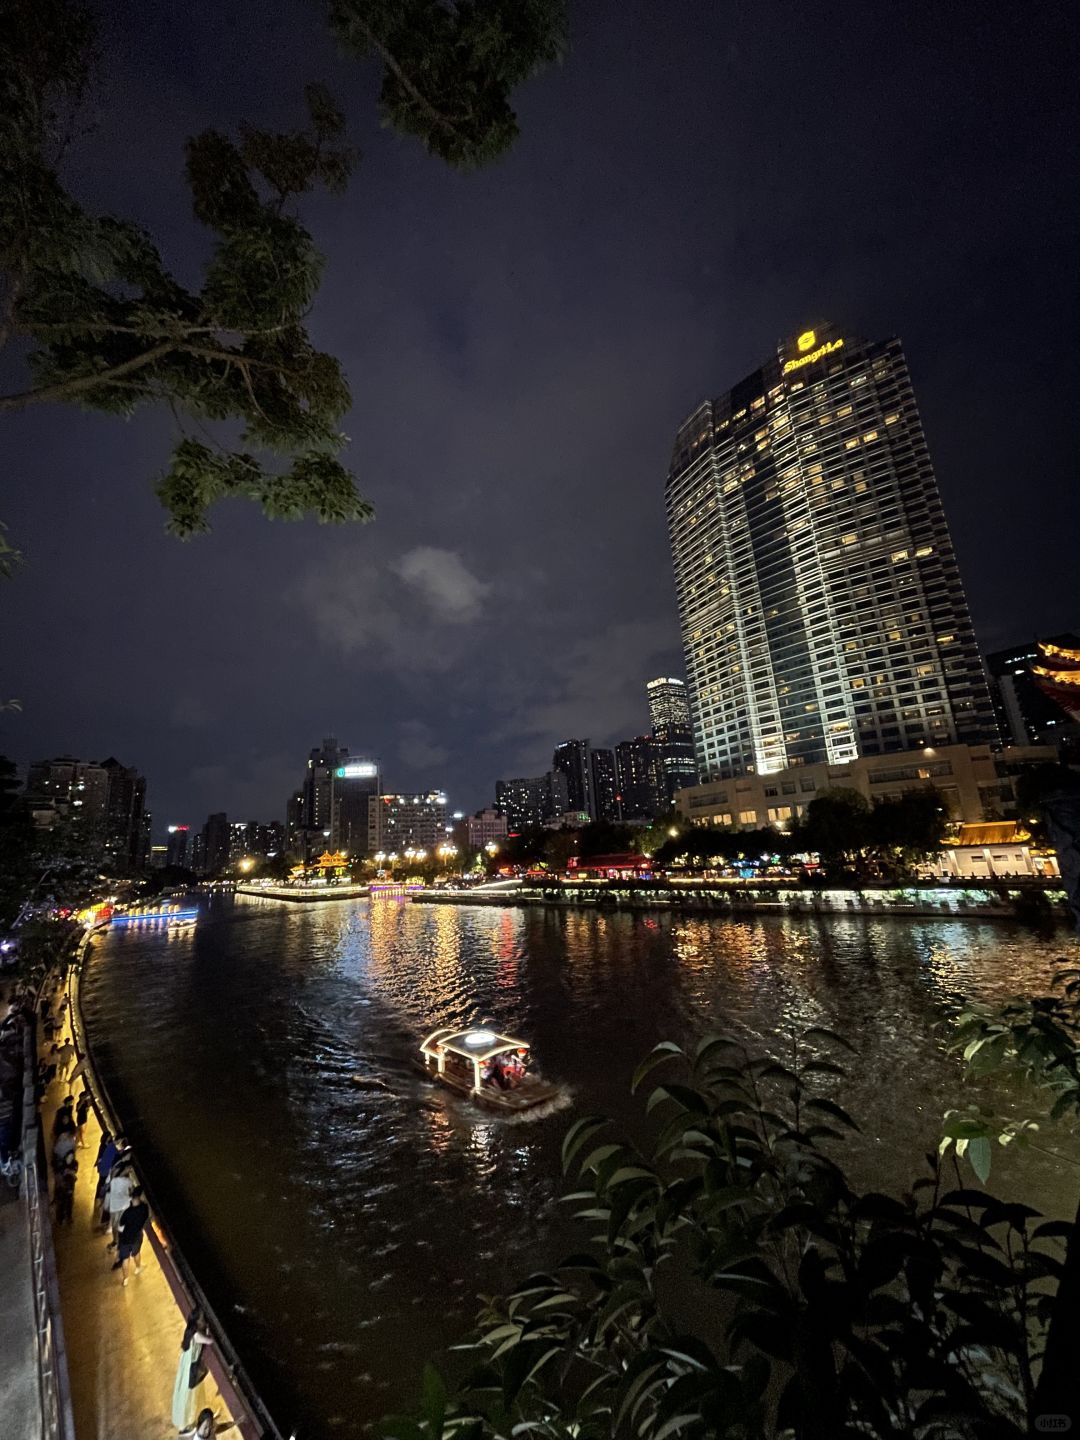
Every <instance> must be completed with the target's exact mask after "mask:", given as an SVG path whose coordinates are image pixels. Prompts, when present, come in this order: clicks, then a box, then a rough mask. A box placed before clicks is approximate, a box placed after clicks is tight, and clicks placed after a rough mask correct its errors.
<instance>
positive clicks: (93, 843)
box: [26, 755, 109, 861]
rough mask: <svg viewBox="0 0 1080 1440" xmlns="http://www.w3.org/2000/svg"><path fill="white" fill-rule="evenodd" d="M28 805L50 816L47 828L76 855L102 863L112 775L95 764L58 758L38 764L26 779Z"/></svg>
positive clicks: (87, 761)
mask: <svg viewBox="0 0 1080 1440" xmlns="http://www.w3.org/2000/svg"><path fill="white" fill-rule="evenodd" d="M26 800H27V805H28V807H29V808H30V809H31V810H35V812H36V813H40V814H42V815H45V814H46V813H48V814H49V815H50V816H51V819H50V820H49V822H48V828H55V829H57V830H58V831H59V832H60V833H62V834H63V837H64V840H65V843H66V844H67V845H68V846H70V848H71V851H72V853H73V854H78V855H81V856H84V857H85V858H87V859H90V860H94V861H97V860H100V859H102V858H103V857H104V854H105V844H106V838H107V834H108V814H109V771H108V770H107V769H106V768H105V766H104V765H99V764H97V762H96V761H92V760H77V759H76V758H75V757H74V756H73V755H58V756H57V757H56V758H55V759H54V760H38V761H36V762H35V763H34V764H33V765H31V766H30V767H29V770H28V772H27V777H26Z"/></svg>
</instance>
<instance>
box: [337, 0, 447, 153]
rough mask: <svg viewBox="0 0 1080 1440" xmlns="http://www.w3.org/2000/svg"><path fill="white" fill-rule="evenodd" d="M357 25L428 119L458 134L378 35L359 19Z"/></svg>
mask: <svg viewBox="0 0 1080 1440" xmlns="http://www.w3.org/2000/svg"><path fill="white" fill-rule="evenodd" d="M357 24H358V25H359V26H360V28H361V29H362V30H363V32H364V34H365V35H366V36H367V38H368V43H369V44H370V45H372V46H373V47H374V48H375V49H376V50H377V51H378V52H379V55H380V56H381V57H382V62H383V64H384V65H385V66H386V68H387V69H388V70H389V71H391V72H392V73H393V74H394V75H396V76H397V78H398V79H399V80H400V81H401V83H402V85H404V87H405V89H406V90H407V91H408V92H409V94H410V95H411V96H412V98H413V99H414V100H415V101H416V103H417V104H418V105H419V106H420V108H421V110H423V111H425V112H426V113H427V114H428V115H429V116H430V118H431V119H432V120H434V121H435V123H436V125H441V126H442V127H443V129H444V130H449V131H450V132H451V134H453V135H458V134H460V132H459V130H458V128H457V126H456V125H455V124H454V122H453V120H451V119H450V118H449V116H447V115H444V114H443V113H442V112H441V111H440V110H437V109H436V108H435V106H434V105H432V103H431V101H430V100H429V99H428V98H427V96H426V95H424V94H423V93H422V92H421V91H419V90H418V89H417V88H416V86H415V85H414V84H413V82H412V81H411V80H410V79H409V77H408V75H406V73H405V71H404V70H403V69H402V68H401V66H400V65H399V64H398V62H397V61H396V60H395V59H394V56H393V55H392V53H391V52H390V51H389V50H388V49H387V48H386V46H385V45H384V44H383V42H382V41H381V40H380V39H379V37H378V35H376V34H375V31H374V30H372V28H371V26H370V25H368V24H367V23H366V21H364V20H361V19H360V18H359V17H357Z"/></svg>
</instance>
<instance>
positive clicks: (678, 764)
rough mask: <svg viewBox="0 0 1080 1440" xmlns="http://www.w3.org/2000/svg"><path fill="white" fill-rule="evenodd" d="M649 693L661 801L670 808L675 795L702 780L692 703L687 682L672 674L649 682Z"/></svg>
mask: <svg viewBox="0 0 1080 1440" xmlns="http://www.w3.org/2000/svg"><path fill="white" fill-rule="evenodd" d="M645 693H646V695H647V697H648V701H649V719H650V721H651V722H652V738H653V744H654V746H655V748H656V758H657V760H658V762H659V766H660V789H661V799H662V801H663V803H664V806H665V808H669V807H670V806H671V804H672V802H673V801H674V799H675V792H676V791H677V790H681V789H682V788H683V786H685V785H696V784H697V779H698V773H697V760H696V759H695V757H694V730H693V724H692V722H691V719H690V700H689V697H688V695H687V693H686V682H685V681H683V680H678V679H676V678H675V677H674V676H670V675H666V676H661V677H660V678H659V679H656V680H650V681H648V682H647V684H646V686H645Z"/></svg>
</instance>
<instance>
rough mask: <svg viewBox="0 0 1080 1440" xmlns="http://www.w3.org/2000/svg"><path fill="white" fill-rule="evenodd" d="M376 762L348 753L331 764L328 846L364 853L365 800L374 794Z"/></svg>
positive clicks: (366, 840) (376, 780)
mask: <svg viewBox="0 0 1080 1440" xmlns="http://www.w3.org/2000/svg"><path fill="white" fill-rule="evenodd" d="M380 789H381V786H380V783H379V765H378V762H377V761H375V760H372V759H370V758H365V757H361V756H358V755H350V756H348V758H347V759H345V760H343V761H342V763H341V764H340V765H336V766H335V767H334V772H333V775H332V776H331V813H332V816H333V823H332V827H331V830H332V834H331V845H332V847H333V849H334V850H343V851H344V852H345V854H346V855H366V854H367V842H368V801H369V800H370V798H371V796H372V795H378V793H379V791H380Z"/></svg>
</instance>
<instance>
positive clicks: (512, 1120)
mask: <svg viewBox="0 0 1080 1440" xmlns="http://www.w3.org/2000/svg"><path fill="white" fill-rule="evenodd" d="M573 1103H574V1092H573V1090H571V1088H570V1087H569V1085H566V1086H564V1087H563V1088H562V1089H561V1090H560V1091H559V1093H558V1094H557V1095H554V1096H552V1098H551V1099H550V1100H545V1101H544V1102H543V1104H541V1105H533V1106H531V1107H530V1108H529V1109H528V1110H520V1111H518V1112H517V1113H516V1114H513V1115H502V1114H500V1115H499V1119H500V1120H502V1122H503V1124H504V1125H535V1124H536V1122H537V1121H538V1120H547V1119H548V1118H549V1117H550V1116H552V1115H558V1114H559V1112H560V1111H561V1110H569V1108H570V1106H571V1105H572V1104H573ZM485 1118H487V1117H485Z"/></svg>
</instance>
